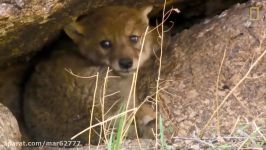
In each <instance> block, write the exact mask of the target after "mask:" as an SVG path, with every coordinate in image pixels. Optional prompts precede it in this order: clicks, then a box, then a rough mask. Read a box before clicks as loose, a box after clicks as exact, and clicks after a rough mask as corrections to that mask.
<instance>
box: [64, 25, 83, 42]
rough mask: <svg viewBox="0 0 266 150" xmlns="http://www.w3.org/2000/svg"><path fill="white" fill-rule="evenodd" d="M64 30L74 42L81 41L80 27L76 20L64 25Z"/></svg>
mask: <svg viewBox="0 0 266 150" xmlns="http://www.w3.org/2000/svg"><path fill="white" fill-rule="evenodd" d="M64 31H65V33H66V34H67V35H68V36H69V37H70V38H71V39H72V40H73V41H74V42H76V43H78V42H79V41H81V40H82V38H83V34H82V27H81V26H80V25H79V24H78V23H76V22H72V23H70V24H69V25H66V26H65V28H64Z"/></svg>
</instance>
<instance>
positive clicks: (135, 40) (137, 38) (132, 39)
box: [129, 35, 139, 43]
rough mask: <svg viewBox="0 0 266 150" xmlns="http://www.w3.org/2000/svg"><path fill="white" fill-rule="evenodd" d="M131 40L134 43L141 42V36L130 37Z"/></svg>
mask: <svg viewBox="0 0 266 150" xmlns="http://www.w3.org/2000/svg"><path fill="white" fill-rule="evenodd" d="M129 40H130V41H131V42H132V43H137V42H138V40H139V36H137V35H130V36H129Z"/></svg>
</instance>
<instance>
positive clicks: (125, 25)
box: [24, 6, 158, 146]
mask: <svg viewBox="0 0 266 150" xmlns="http://www.w3.org/2000/svg"><path fill="white" fill-rule="evenodd" d="M151 10H152V7H145V8H140V9H136V8H128V7H124V6H111V7H104V8H99V9H97V10H95V11H94V12H92V13H88V14H87V15H84V16H81V17H79V18H77V19H76V21H74V22H73V23H71V24H70V25H68V26H66V28H65V31H66V33H67V34H68V36H69V37H70V38H71V39H72V40H73V41H74V43H76V45H77V47H75V48H65V47H59V48H58V49H59V50H55V53H54V54H53V55H52V56H50V57H49V58H47V59H46V60H44V61H42V62H40V63H39V64H37V65H36V68H35V71H34V72H33V73H32V76H31V78H30V79H29V81H28V83H27V85H26V87H25V95H24V118H25V124H26V127H27V129H28V132H29V134H30V136H31V137H32V141H68V140H70V138H71V137H72V136H74V135H75V134H77V133H78V132H80V131H82V130H83V129H85V128H87V127H88V126H90V125H93V124H97V123H99V122H101V121H102V120H106V119H108V118H109V117H112V116H114V115H116V114H118V112H119V109H121V107H122V106H125V104H126V105H127V107H128V109H131V108H135V107H136V106H138V105H139V104H140V102H139V101H138V100H134V94H130V91H131V84H132V74H133V73H134V72H135V71H136V69H137V67H138V66H139V67H143V66H144V65H145V64H146V62H147V60H148V59H149V58H150V56H151V54H152V53H153V50H155V49H158V42H157V41H158V39H157V38H158V35H157V34H155V32H149V33H148V34H147V35H146V37H145V40H143V38H144V33H145V31H146V28H147V27H148V24H149V21H148V17H147V15H148V13H149V12H150V11H151ZM142 41H144V43H143V42H142ZM142 48H143V50H142V54H140V52H141V49H142ZM62 49H63V50H62ZM69 49H71V50H69ZM58 51H59V52H58ZM60 51H63V52H60ZM106 66H109V67H110V68H111V70H112V72H110V71H109V72H108V70H107V69H106ZM66 68H68V69H71V72H73V73H74V74H76V75H78V76H76V75H73V74H72V73H71V72H67V71H66ZM97 72H98V73H99V74H98V75H99V76H97V77H96V76H95V74H96V73H97ZM107 73H108V74H109V76H108V77H107V76H106V74H107ZM80 76H82V77H84V76H85V77H90V76H94V77H90V78H82V77H80ZM114 76H116V77H114ZM107 78H108V80H106V79H107ZM96 81H98V82H96ZM96 85H97V86H96ZM129 95H131V96H129ZM128 100H129V102H128ZM92 107H93V109H92ZM92 110H93V112H92ZM91 118H92V119H91ZM154 120H155V112H154V111H153V110H152V109H151V107H150V106H149V105H147V104H143V105H142V106H141V109H140V110H139V111H138V112H137V114H136V121H137V126H138V128H139V129H140V130H139V136H140V137H145V138H152V136H153V134H152V133H153V129H154V126H153V125H151V122H154ZM117 122H118V121H117ZM105 127H106V126H105ZM101 128H102V130H101ZM103 128H104V127H103V126H97V127H96V128H93V129H92V130H91V131H90V132H86V133H84V134H82V135H80V136H78V137H77V138H76V139H75V140H77V141H81V142H82V143H88V141H90V143H92V144H97V143H98V142H99V140H100V139H101V140H106V139H104V137H106V136H102V135H103V132H104V133H105V135H106V134H110V133H111V131H110V130H112V128H110V130H108V131H107V130H106V129H103ZM89 134H90V136H89ZM89 137H91V139H90V140H89ZM128 137H135V135H134V132H131V131H129V132H128ZM72 144H73V143H72ZM63 146H75V145H63Z"/></svg>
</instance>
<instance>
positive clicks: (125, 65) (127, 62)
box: [119, 58, 133, 71]
mask: <svg viewBox="0 0 266 150" xmlns="http://www.w3.org/2000/svg"><path fill="white" fill-rule="evenodd" d="M132 65H133V60H132V59H131V58H122V59H120V60H119V66H120V68H121V69H123V70H126V71H127V70H128V69H130V68H131V67H132Z"/></svg>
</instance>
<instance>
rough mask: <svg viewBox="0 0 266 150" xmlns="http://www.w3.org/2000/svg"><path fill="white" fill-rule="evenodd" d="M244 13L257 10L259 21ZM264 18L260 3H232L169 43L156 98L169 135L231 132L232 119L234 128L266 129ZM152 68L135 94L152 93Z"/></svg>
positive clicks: (265, 11)
mask: <svg viewBox="0 0 266 150" xmlns="http://www.w3.org/2000/svg"><path fill="white" fill-rule="evenodd" d="M250 8H255V9H258V13H259V14H258V15H259V18H257V19H256V20H254V16H250ZM252 17H253V18H252ZM265 17H266V2H265V1H262V0H256V1H252V2H249V3H246V4H241V5H239V4H238V5H236V6H235V7H233V8H232V9H230V10H227V11H224V12H223V13H222V14H220V15H219V16H216V17H214V18H212V19H210V20H206V21H204V22H202V23H201V24H198V25H195V26H193V27H192V28H190V29H188V30H185V31H183V32H182V33H180V34H179V35H178V36H177V37H176V38H175V39H173V49H170V50H169V51H164V52H163V60H162V70H161V77H160V86H159V88H160V89H161V90H160V92H159V96H158V97H159V101H158V103H159V105H160V106H161V107H160V108H161V114H163V116H164V118H165V120H166V122H165V123H166V126H167V128H168V127H169V129H171V130H170V131H171V132H173V133H174V134H175V135H177V136H186V137H187V136H189V137H190V136H194V135H197V136H199V135H205V136H206V137H211V136H216V135H218V134H217V133H218V132H221V134H229V133H230V132H232V133H234V131H232V129H233V127H234V125H235V124H236V122H237V120H238V118H239V119H240V120H239V122H237V124H236V125H237V126H240V125H241V124H243V123H247V122H251V121H255V123H256V124H257V126H259V127H260V129H261V131H263V130H262V129H265V128H266V126H265V125H266V114H265V111H266V101H265V99H266V94H265V90H266V78H265V71H266V59H265V57H266V56H264V53H265V51H266V44H265V43H266V40H265V39H266V31H265V28H266V20H265ZM224 55H225V56H224ZM156 63H157V64H158V59H157V60H156V61H155V64H156ZM221 64H222V65H221ZM220 67H221V70H220V71H219V69H220ZM155 69H157V70H158V66H157V67H156V66H155V67H154V68H151V69H150V70H147V71H146V72H145V73H144V74H145V77H143V78H141V80H142V82H140V87H141V88H140V91H145V90H146V89H150V94H149V95H154V94H155V92H154V89H155V87H156V83H155V82H154V81H155V80H157V74H156V75H155V74H154V70H155ZM145 81H146V82H145ZM217 81H218V82H217ZM147 83H149V84H147ZM142 96H144V95H142ZM217 107H218V111H217ZM217 112H218V113H217ZM217 115H218V117H217ZM206 125H207V126H206ZM205 126H206V127H205ZM219 126H220V129H218V130H217V128H216V127H219ZM205 129H206V130H205ZM200 131H201V134H200V133H199V132H200ZM171 134H172V133H171ZM264 134H265V133H264Z"/></svg>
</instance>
